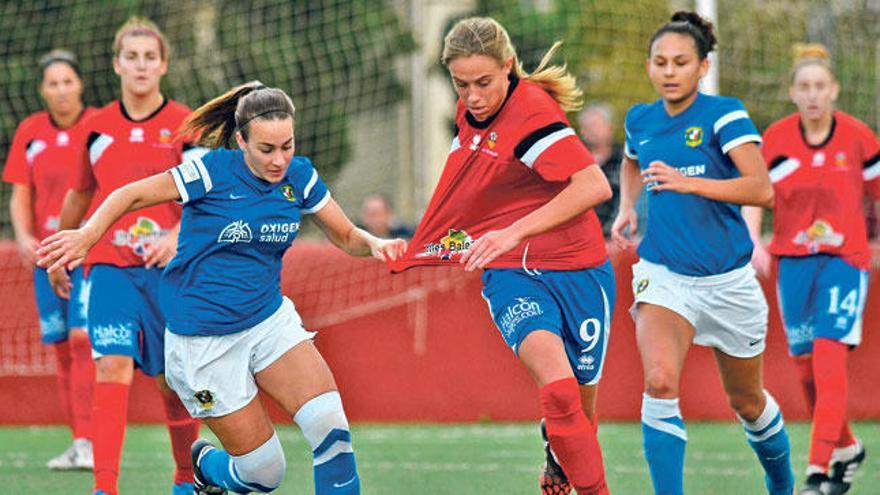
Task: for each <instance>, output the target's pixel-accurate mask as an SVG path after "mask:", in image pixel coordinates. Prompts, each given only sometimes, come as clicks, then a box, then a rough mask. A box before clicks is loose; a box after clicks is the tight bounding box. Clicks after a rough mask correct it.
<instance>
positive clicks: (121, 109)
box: [50, 17, 204, 495]
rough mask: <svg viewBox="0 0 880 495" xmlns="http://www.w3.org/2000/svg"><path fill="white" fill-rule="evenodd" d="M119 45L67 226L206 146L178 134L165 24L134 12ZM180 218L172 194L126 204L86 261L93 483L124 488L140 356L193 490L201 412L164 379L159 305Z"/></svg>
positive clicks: (68, 202) (180, 481)
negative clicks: (110, 91) (146, 204)
mask: <svg viewBox="0 0 880 495" xmlns="http://www.w3.org/2000/svg"><path fill="white" fill-rule="evenodd" d="M113 50H114V57H113V69H114V70H115V71H116V73H117V75H118V76H119V78H120V82H121V86H122V97H121V98H120V99H119V100H116V101H113V102H111V103H109V104H108V105H106V106H105V107H103V108H101V109H100V110H98V111H96V112H95V113H94V114H93V115H91V116H90V117H89V118H88V120H87V121H86V122H84V124H83V125H84V126H85V129H84V135H85V143H84V146H82V148H81V150H80V153H79V160H78V163H77V164H76V171H75V173H74V177H73V181H72V189H71V191H69V192H68V194H67V196H66V198H65V200H64V206H63V208H62V211H61V219H60V229H71V228H76V227H78V226H79V225H80V223H81V221H82V219H83V218H84V216H85V214H86V212H87V211H88V209H89V207H90V205H91V204H93V202H94V204H95V205H97V204H99V203H101V202H102V201H103V200H104V199H105V198H106V197H107V196H108V195H109V194H110V193H112V192H113V191H114V190H116V189H119V188H120V187H123V186H125V185H126V184H128V183H130V182H134V181H136V180H139V179H142V178H144V177H148V176H150V175H153V174H155V173H158V172H163V171H165V170H167V169H168V168H170V167H173V166H174V165H176V164H179V163H180V162H181V161H182V160H183V159H184V158H185V157H186V156H188V155H195V154H199V153H203V152H204V150H197V149H192V150H189V151H188V145H187V144H185V143H183V142H182V141H181V140H180V139H177V138H176V136H175V135H174V132H175V130H176V129H177V128H178V127H179V126H180V124H181V122H182V121H183V119H184V118H185V117H186V116H187V115H189V113H190V110H189V108H187V107H186V106H184V105H182V104H180V103H177V102H175V101H172V100H169V99H168V98H166V97H165V96H163V95H162V93H161V92H160V87H159V82H160V80H161V78H162V76H163V75H164V74H165V73H166V71H167V70H168V56H169V47H168V42H167V40H166V39H165V37H164V35H162V33H161V31H160V30H159V28H158V27H156V25H155V24H153V23H152V22H150V21H148V20H146V19H141V18H137V17H133V18H131V19H129V20H128V22H126V23H125V24H123V25H122V27H120V28H119V30H118V31H117V33H116V37H115V39H114V42H113ZM179 220H180V207H179V206H177V205H175V204H174V203H172V202H168V203H164V204H160V205H155V206H152V207H150V208H146V209H143V210H141V211H138V212H133V213H129V214H127V215H125V216H123V217H122V218H121V219H119V221H117V222H116V223H114V225H113V226H112V228H110V229H109V231H108V232H107V234H106V235H104V236H103V237H102V238H101V239H100V240H99V241H98V244H97V245H96V247H95V249H94V250H93V251H92V252H91V253H90V255H89V257H88V259H86V260H85V263H84V266H85V269H86V272H87V273H86V276H87V280H88V283H89V285H90V288H91V289H90V297H89V310H88V328H89V337H90V339H91V343H92V348H93V349H94V354H95V356H97V358H96V359H97V383H96V385H95V393H94V399H93V404H94V405H93V409H92V422H93V424H95V425H100V426H99V427H96V428H95V430H94V435H93V444H94V453H95V492H96V493H104V494H106V495H115V494H116V493H117V480H118V478H119V464H120V459H121V456H122V444H123V439H124V436H125V420H126V415H127V410H128V393H129V388H130V386H131V381H132V378H133V373H134V369H135V365H137V367H139V368H140V369H141V371H143V372H144V373H145V374H146V375H148V376H153V377H156V380H157V383H158V385H159V390H160V391H161V392H162V398H163V401H164V405H165V414H166V419H167V425H168V431H169V433H170V436H171V446H172V451H173V454H174V459H175V463H176V465H177V470H176V471H175V474H174V485H173V489H172V490H173V493H174V494H175V495H178V494H180V495H182V494H183V493H192V479H193V478H192V476H193V474H192V466H191V464H190V456H189V449H190V445H191V444H192V442H193V441H194V440H195V439H196V438H197V437H198V422H197V421H195V420H193V419H192V418H191V417H190V415H189V413H188V412H187V411H186V408H185V407H183V404H182V403H181V402H180V400H179V399H178V398H177V396H176V395H175V394H174V392H173V391H171V389H169V388H168V386H167V384H166V383H165V380H164V377H163V374H162V373H163V371H164V368H165V362H164V357H163V347H164V344H163V335H164V329H165V320H164V318H163V317H162V315H161V314H160V313H159V306H158V295H159V294H158V284H159V275H160V273H161V270H159V269H157V268H161V267H164V266H165V264H166V263H168V261H169V260H170V259H171V258H172V257H173V256H174V252H175V249H176V246H177V225H178V223H179ZM50 280H51V282H52V285H53V287H54V288H55V290H56V292H58V293H59V294H62V295H66V294H67V293H68V291H69V290H70V280H69V279H68V277H67V274H66V273H65V271H64V270H55V271H54V272H52V273H50Z"/></svg>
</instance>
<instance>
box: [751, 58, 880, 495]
mask: <svg viewBox="0 0 880 495" xmlns="http://www.w3.org/2000/svg"><path fill="white" fill-rule="evenodd" d="M796 52H797V53H796V56H795V61H794V67H793V68H792V71H791V83H790V86H789V95H790V96H791V99H792V101H793V102H794V103H795V105H797V108H798V112H797V113H794V114H792V115H789V116H787V117H785V118H783V119H781V120H779V121H778V122H776V123H774V124H773V125H771V126H770V127H769V128H768V129H767V131H766V132H765V133H764V147H763V150H762V151H763V153H764V158H765V160H766V161H767V163H768V166H769V167H770V180H771V181H772V182H773V188H774V190H775V191H776V202H775V204H774V206H773V239H772V241H771V242H770V247H769V251H770V253H772V254H773V255H774V256H777V257H778V258H779V284H778V287H779V302H780V307H781V309H782V317H783V320H784V322H785V333H786V337H787V338H788V345H789V352H790V353H791V355H792V356H794V362H795V364H796V366H797V369H798V373H799V375H800V379H801V384H802V385H803V390H804V393H805V395H806V397H807V404H808V406H809V409H810V412H811V414H812V416H813V430H812V433H811V436H810V454H809V466H808V467H807V481H806V483H805V484H804V485H803V487H802V491H801V493H816V494H819V493H844V492H846V491H847V490H848V489H849V487H850V484H851V483H852V479H853V474H854V473H855V470H856V469H857V468H858V467H859V465H860V464H861V463H862V461H864V459H865V448H864V447H863V446H862V444H861V442H859V441H858V440H857V439H856V437H855V436H853V433H852V430H851V429H850V427H849V423H848V422H847V419H846V401H847V375H846V360H847V359H846V358H847V351H848V350H849V349H851V348H853V347H855V346H857V345H858V344H859V343H860V342H861V340H862V313H863V310H864V307H865V296H866V292H867V289H868V267H869V264H870V259H871V251H870V249H869V247H868V239H867V235H866V232H865V221H864V219H865V212H864V210H863V207H862V199H863V197H864V195H865V193H867V194H869V195H870V196H871V197H872V198H878V197H880V180H878V177H880V144H878V142H877V137H876V136H875V135H874V132H873V131H871V129H870V128H869V127H868V126H867V125H865V124H864V123H862V122H860V121H859V120H857V119H856V118H854V117H852V116H850V115H847V114H846V113H844V112H841V111H839V110H835V109H834V102H835V100H836V99H837V93H838V91H839V85H838V83H837V81H836V80H835V78H834V74H833V73H832V71H831V64H830V62H829V58H828V52H827V51H826V50H825V48H824V47H822V46H821V45H799V46H797V47H796ZM761 214H762V210H761V209H758V208H752V209H749V211H748V212H747V215H748V216H749V219H750V220H751V221H750V227H752V233H753V236H752V238H753V239H756V249H757V250H762V251H763V250H764V248H763V247H762V246H761V245H760V244H759V243H758V242H759V241H757V239H759V238H760V225H761ZM763 252H764V253H765V255H764V256H762V257H758V256H756V260H761V259H764V260H769V256H767V255H766V251H763ZM759 266H761V268H762V270H763V271H765V274H766V272H767V271H768V270H767V268H768V263H763V264H762V265H759ZM822 485H830V486H826V488H825V489H826V491H824V492H823V491H820V490H821V487H822ZM829 489H830V490H831V491H827V490H829Z"/></svg>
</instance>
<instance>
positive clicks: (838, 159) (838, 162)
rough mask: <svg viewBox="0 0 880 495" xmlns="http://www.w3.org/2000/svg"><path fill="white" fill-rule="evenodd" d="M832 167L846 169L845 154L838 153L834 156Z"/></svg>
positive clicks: (843, 152)
mask: <svg viewBox="0 0 880 495" xmlns="http://www.w3.org/2000/svg"><path fill="white" fill-rule="evenodd" d="M834 166H835V167H837V168H838V169H846V152H845V151H838V152H837V153H835V154H834Z"/></svg>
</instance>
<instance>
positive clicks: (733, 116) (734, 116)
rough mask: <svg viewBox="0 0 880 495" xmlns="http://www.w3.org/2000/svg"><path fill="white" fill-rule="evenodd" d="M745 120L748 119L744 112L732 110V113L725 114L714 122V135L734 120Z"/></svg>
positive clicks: (746, 113)
mask: <svg viewBox="0 0 880 495" xmlns="http://www.w3.org/2000/svg"><path fill="white" fill-rule="evenodd" d="M747 118H749V114H748V112H746V111H745V110H734V111H733V112H730V113H727V114H725V115H723V116H721V118H719V119H718V120H716V121H715V126H714V130H715V134H718V131H720V130H721V128H722V127H724V126H726V125H727V124H729V123H731V122H733V121H734V120H739V119H747Z"/></svg>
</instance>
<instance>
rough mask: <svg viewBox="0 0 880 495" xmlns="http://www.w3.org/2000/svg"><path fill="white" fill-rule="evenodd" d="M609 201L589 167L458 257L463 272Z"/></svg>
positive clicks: (601, 177)
mask: <svg viewBox="0 0 880 495" xmlns="http://www.w3.org/2000/svg"><path fill="white" fill-rule="evenodd" d="M609 199H611V186H609V185H608V179H607V178H606V177H605V173H604V172H602V169H601V168H599V166H598V165H595V164H593V165H590V166H589V167H587V168H585V169H583V170H580V171H578V172H576V173H575V174H573V175H572V176H571V181H570V182H569V184H568V185H567V186H566V187H565V189H563V190H562V191H560V192H559V194H557V195H556V197H554V198H553V199H552V200H550V201H549V202H548V203H547V204H545V205H544V206H542V207H540V208H538V209H537V210H535V211H533V212H531V213H529V214H528V215H526V216H524V217H522V218H520V219H519V220H517V221H516V222H514V223H513V224H511V225H510V227H507V228H505V229H501V230H493V231H490V232H487V233H486V234H484V235H483V236H482V237H480V238H479V239H477V240H476V241H475V242H474V244H473V245H472V246H471V247H470V248H469V249H468V250H467V251H466V252H465V253H464V255H463V256H462V257H461V263H462V264H463V265H464V269H465V271H473V270H476V269H477V268H485V267H486V266H487V265H488V264H489V263H491V262H492V261H493V260H494V259H495V258H497V257H499V256H501V255H502V254H504V253H506V252H508V251H510V250H511V249H513V248H515V247H516V246H518V245H519V243H520V242H522V241H524V240H525V239H528V238H529V237H532V236H534V235H537V234H540V233H542V232H546V231H548V230H550V229H552V228H554V227H556V226H559V225H562V224H563V223H565V222H567V221H569V220H571V219H572V218H574V217H576V216H578V215H580V214H581V213H583V212H585V211H587V210H589V209H590V208H592V207H594V206H596V205H598V204H600V203H602V202H604V201H608V200H609Z"/></svg>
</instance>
